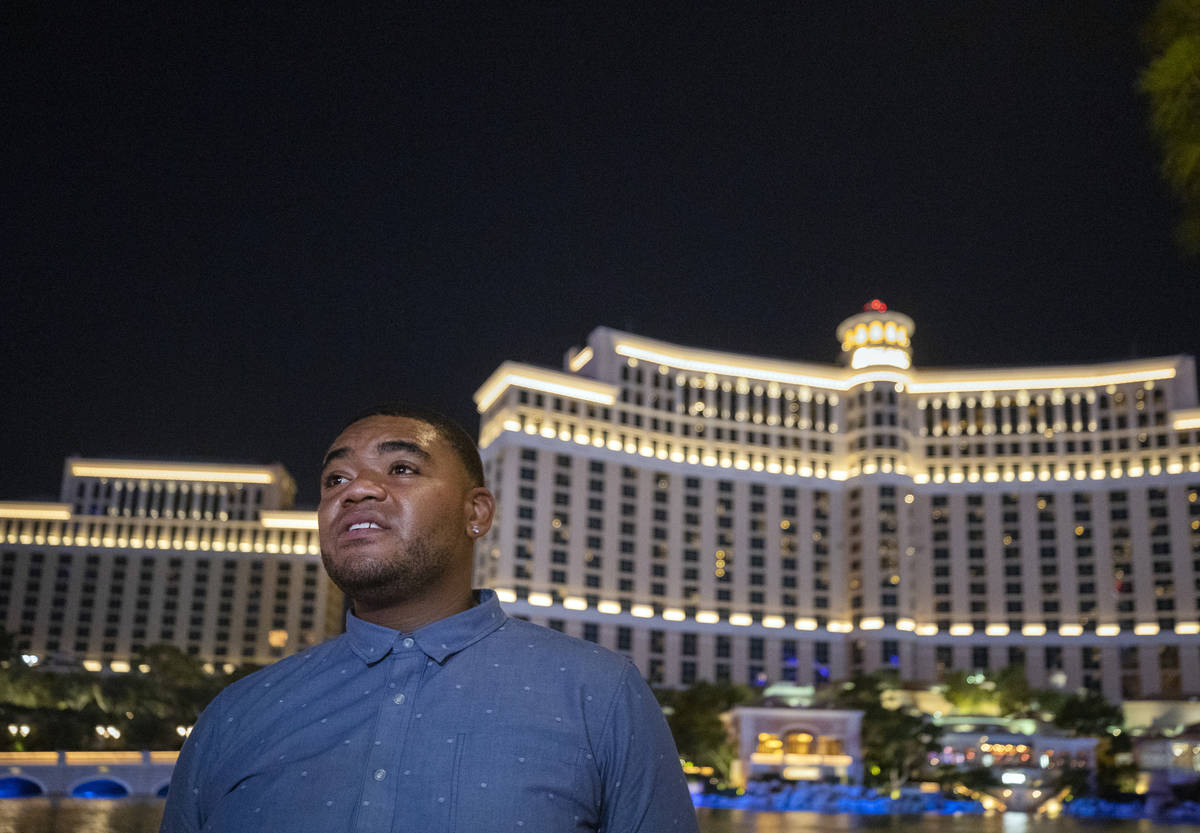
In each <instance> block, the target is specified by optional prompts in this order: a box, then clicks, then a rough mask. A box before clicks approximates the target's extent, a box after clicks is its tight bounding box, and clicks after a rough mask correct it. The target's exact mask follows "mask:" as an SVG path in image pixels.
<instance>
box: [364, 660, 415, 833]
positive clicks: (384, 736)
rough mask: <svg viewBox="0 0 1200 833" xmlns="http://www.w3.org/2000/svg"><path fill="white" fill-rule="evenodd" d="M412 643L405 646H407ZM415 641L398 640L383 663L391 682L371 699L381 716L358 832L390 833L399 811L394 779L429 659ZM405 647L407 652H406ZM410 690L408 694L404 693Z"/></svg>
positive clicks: (368, 764)
mask: <svg viewBox="0 0 1200 833" xmlns="http://www.w3.org/2000/svg"><path fill="white" fill-rule="evenodd" d="M406 642H407V643H409V645H408V646H405V643H406ZM415 644H416V643H415V642H414V640H412V639H411V638H405V639H402V640H398V641H397V643H396V648H395V649H394V650H393V651H392V652H391V655H390V656H388V657H387V658H386V659H385V660H384V661H383V662H382V663H381V666H382V667H381V668H380V670H383V669H384V668H386V670H387V679H386V681H384V684H383V685H380V686H378V687H376V688H375V690H374V691H373V692H372V695H371V696H378V697H379V698H380V699H379V700H377V701H376V703H378V706H377V708H378V716H377V719H376V721H375V732H374V737H372V738H371V744H370V746H369V747H368V754H367V756H366V761H365V762H364V763H365V764H366V766H365V767H364V775H365V778H364V782H365V783H364V786H363V795H362V804H361V805H360V807H359V812H358V814H357V815H358V818H359V824H358V825H356V827H357V829H358V830H361V831H367V830H380V829H390V826H391V823H392V818H393V816H394V814H395V809H396V790H397V789H398V787H399V784H398V783H394V782H395V781H396V779H395V778H394V777H393V775H394V774H395V772H397V771H398V767H399V764H400V755H401V752H402V750H403V749H404V746H405V736H406V735H407V733H408V724H409V720H410V719H411V717H412V709H411V708H409V707H408V706H407V705H406V704H407V703H408V702H409V699H410V696H411V695H412V694H414V693H415V689H416V687H417V686H418V685H419V684H420V679H421V674H422V671H423V668H424V659H425V655H424V654H423V653H421V651H419V650H413V646H415ZM402 646H405V647H406V648H407V649H405V647H402ZM405 689H407V690H408V692H409V693H408V694H405V692H404V690H405Z"/></svg>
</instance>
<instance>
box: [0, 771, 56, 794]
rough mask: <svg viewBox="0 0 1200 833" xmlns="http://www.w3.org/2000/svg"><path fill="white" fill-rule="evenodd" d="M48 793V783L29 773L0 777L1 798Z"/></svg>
mask: <svg viewBox="0 0 1200 833" xmlns="http://www.w3.org/2000/svg"><path fill="white" fill-rule="evenodd" d="M45 794H46V785H45V784H43V783H41V782H40V781H38V780H37V779H35V778H30V777H29V776H27V775H8V776H5V777H4V778H0V798H32V797H34V796H37V795H45Z"/></svg>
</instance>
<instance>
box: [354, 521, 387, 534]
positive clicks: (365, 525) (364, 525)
mask: <svg viewBox="0 0 1200 833" xmlns="http://www.w3.org/2000/svg"><path fill="white" fill-rule="evenodd" d="M356 529H383V527H381V526H380V525H379V524H377V523H375V522H374V521H361V522H360V523H356V524H350V526H349V528H348V531H350V532H353V531H354V530H356Z"/></svg>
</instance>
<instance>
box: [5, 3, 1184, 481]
mask: <svg viewBox="0 0 1200 833" xmlns="http://www.w3.org/2000/svg"><path fill="white" fill-rule="evenodd" d="M120 5H122V4H108V5H107V7H105V8H104V9H103V10H100V9H99V8H97V9H96V10H94V11H92V12H88V11H82V10H81V8H82V7H81V6H80V5H79V4H50V3H37V2H19V1H18V2H12V3H7V4H4V5H3V7H2V9H0V26H2V30H0V31H2V37H3V41H2V42H0V70H2V75H0V78H2V79H3V80H0V85H2V86H0V93H2V97H0V100H2V101H3V109H2V112H3V117H2V120H0V124H2V126H0V131H2V133H3V136H4V148H5V152H4V153H3V155H2V156H3V163H0V164H3V167H4V171H3V180H2V187H3V190H4V192H5V193H4V194H3V196H2V199H0V339H2V340H3V346H4V360H3V362H2V363H0V368H2V371H0V384H2V388H0V390H3V402H2V403H0V414H2V416H0V431H2V437H3V449H4V452H3V455H4V456H3V466H4V469H5V470H6V471H7V474H8V478H7V485H6V486H4V487H3V488H2V489H0V498H24V497H38V496H42V497H50V496H53V495H54V494H55V493H56V492H57V488H58V480H59V476H60V472H61V465H62V459H63V458H64V457H65V456H67V455H69V454H73V453H79V454H84V455H89V456H112V457H149V458H167V459H215V460H241V461H258V462H269V461H272V460H280V461H282V462H283V463H284V464H285V465H287V466H288V467H289V469H291V471H292V472H293V473H294V474H295V475H296V477H297V479H298V480H299V481H300V486H301V493H300V500H301V503H302V504H311V503H312V501H313V500H314V499H315V477H316V461H317V459H318V458H319V456H320V453H321V452H322V451H323V450H324V448H325V446H326V445H327V443H328V442H329V440H330V439H331V438H332V436H331V435H332V433H333V432H334V431H335V430H336V428H337V427H338V425H339V423H340V421H341V420H342V419H343V418H345V417H346V416H347V415H349V414H350V413H352V412H354V411H356V410H358V409H359V408H361V407H363V406H365V405H368V404H371V403H373V402H376V401H379V400H386V399H391V398H397V397H407V398H412V399H415V400H419V401H425V402H429V403H432V404H434V405H437V406H440V407H442V408H443V409H445V410H447V411H449V412H450V413H451V414H452V415H455V416H457V417H459V418H460V419H462V420H464V421H465V422H467V424H468V427H469V428H471V429H472V430H473V429H475V428H476V427H477V420H476V418H475V415H474V410H473V406H472V404H471V401H470V400H471V394H472V393H473V392H474V390H475V389H476V387H478V385H479V384H480V383H481V382H482V381H483V380H484V379H485V378H486V376H487V375H488V374H489V373H490V372H491V371H492V370H493V369H494V368H495V367H496V365H498V364H499V363H500V362H501V361H502V360H504V359H519V360H524V361H531V362H534V363H537V364H543V365H550V366H558V365H559V362H560V361H561V355H562V352H563V350H564V349H565V348H567V347H568V346H570V345H571V344H577V343H581V342H582V341H583V339H584V338H585V336H586V334H587V333H588V332H589V331H590V330H591V329H592V328H593V327H595V326H598V325H608V326H612V327H617V328H623V329H631V330H634V331H636V332H638V333H642V334H645V335H648V336H652V337H657V338H661V339H666V340H671V341H676V342H680V343H684V344H692V345H698V346H708V347H713V348H719V349H729V350H736V351H740V352H746V353H756V354H763V355H773V356H783V357H787V358H794V359H799V360H804V361H819V362H832V361H833V360H834V358H835V356H836V353H837V351H838V346H837V344H836V342H835V339H834V328H835V326H836V325H837V323H838V321H840V320H841V319H842V318H843V317H845V316H847V315H850V314H852V313H854V312H855V311H856V310H857V309H859V308H860V307H861V305H862V304H863V303H864V302H866V301H867V300H869V299H870V298H872V297H880V298H883V299H884V300H885V301H886V302H887V303H888V304H889V305H891V306H892V307H893V308H895V309H899V310H901V311H903V312H905V313H907V314H909V315H911V316H912V317H913V318H914V319H915V321H916V325H917V330H916V336H915V345H916V359H917V363H918V364H919V365H926V366H929V365H984V364H1044V363H1058V362H1063V363H1065V362H1087V361H1095V360H1102V359H1112V358H1128V357H1134V356H1154V355H1166V354H1174V353H1192V354H1195V353H1196V352H1197V351H1198V350H1200V328H1198V327H1197V323H1196V322H1197V318H1196V299H1197V298H1198V297H1200V293H1198V292H1197V289H1196V285H1195V284H1196V275H1197V264H1196V263H1195V262H1188V261H1186V260H1185V259H1184V258H1183V257H1182V256H1181V255H1179V254H1178V253H1177V251H1176V250H1175V248H1174V247H1173V244H1172V241H1171V227H1172V224H1173V222H1174V218H1175V214H1176V208H1175V205H1174V203H1173V201H1172V198H1171V196H1170V195H1169V193H1168V192H1167V190H1166V188H1165V187H1164V186H1163V185H1162V184H1160V182H1159V179H1158V176H1157V161H1158V160H1157V154H1156V151H1155V148H1154V146H1153V144H1152V142H1151V139H1150V136H1149V131H1148V128H1147V117H1146V102H1145V101H1144V100H1143V98H1142V97H1141V96H1140V94H1139V93H1138V91H1137V76H1138V71H1139V69H1140V67H1141V66H1142V65H1143V64H1144V62H1145V59H1144V57H1143V54H1142V52H1141V47H1140V45H1139V41H1138V28H1139V26H1140V25H1141V23H1142V21H1143V20H1144V18H1145V17H1146V15H1147V13H1148V11H1149V8H1150V5H1151V4H1150V3H1147V2H1088V3H1047V2H1044V0H1029V1H1028V2H1017V1H1016V0H996V2H971V3H961V2H952V1H951V0H947V1H946V2H915V1H912V2H879V0H869V2H868V1H867V0H854V1H848V0H837V2H816V0H812V2H802V3H801V2H795V3H786V4H779V5H778V6H777V7H776V8H775V9H774V10H773V11H772V10H769V9H767V10H760V11H755V12H751V11H747V10H745V9H743V8H742V7H741V6H740V4H728V6H727V7H726V8H725V9H724V10H697V9H695V8H693V5H695V4H680V5H679V6H677V7H676V8H674V9H669V8H666V7H667V6H670V5H671V4H645V5H648V6H652V7H657V8H651V9H649V10H647V9H637V10H633V9H623V10H616V9H615V4H607V3H593V4H587V5H586V6H585V5H582V4H581V6H580V10H577V11H563V10H560V9H554V8H549V7H548V6H549V5H550V4H545V5H544V6H529V7H525V8H521V9H517V8H516V7H515V6H512V5H510V4H496V10H495V11H493V12H491V13H488V12H480V11H479V8H480V7H479V6H477V5H475V4H471V5H470V6H469V7H460V6H455V5H453V4H443V3H428V4H411V3H410V4H404V3H397V2H386V3H378V4H374V5H375V7H376V8H375V11H374V12H373V13H371V14H369V15H368V14H367V13H365V12H364V13H363V14H362V16H361V17H359V18H350V17H348V16H342V17H339V18H338V19H330V18H328V17H327V16H326V15H327V12H321V13H317V12H315V11H312V10H311V8H310V7H309V6H308V5H307V4H297V3H288V4H279V8H278V9H277V10H275V11H271V10H270V9H269V7H268V6H267V5H265V4H244V6H245V7H244V8H229V7H231V6H235V5H238V6H240V5H242V4H215V3H214V4H176V3H165V4H154V5H152V6H151V5H150V4H147V6H148V8H152V9H154V11H150V12H148V11H147V10H146V9H142V10H137V11H133V10H128V9H120V8H117V7H118V6H120ZM351 5H352V6H355V7H358V6H360V5H361V6H362V7H364V8H365V7H368V6H371V5H372V4H370V3H365V4H351ZM55 7H58V8H55ZM68 7H69V9H70V10H68V11H64V9H66V8H68ZM176 7H179V8H176ZM339 14H343V13H339Z"/></svg>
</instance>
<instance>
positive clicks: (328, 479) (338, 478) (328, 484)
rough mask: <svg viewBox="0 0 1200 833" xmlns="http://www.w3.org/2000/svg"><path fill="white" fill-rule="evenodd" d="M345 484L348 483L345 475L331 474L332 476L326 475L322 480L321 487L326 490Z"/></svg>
mask: <svg viewBox="0 0 1200 833" xmlns="http://www.w3.org/2000/svg"><path fill="white" fill-rule="evenodd" d="M345 482H346V478H345V476H344V475H341V474H330V475H326V476H325V477H324V478H323V479H322V480H321V486H322V488H325V489H332V488H333V487H334V486H337V485H339V484H341V483H345Z"/></svg>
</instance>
